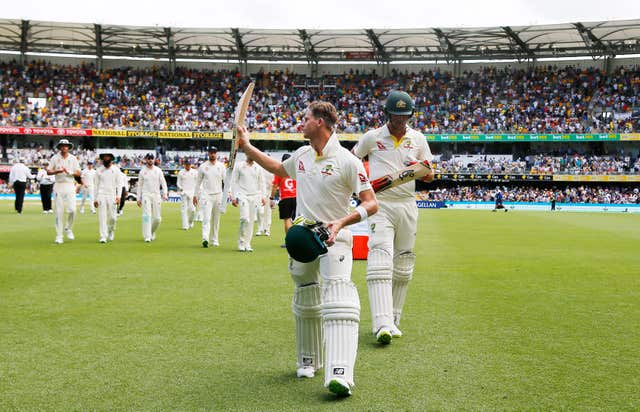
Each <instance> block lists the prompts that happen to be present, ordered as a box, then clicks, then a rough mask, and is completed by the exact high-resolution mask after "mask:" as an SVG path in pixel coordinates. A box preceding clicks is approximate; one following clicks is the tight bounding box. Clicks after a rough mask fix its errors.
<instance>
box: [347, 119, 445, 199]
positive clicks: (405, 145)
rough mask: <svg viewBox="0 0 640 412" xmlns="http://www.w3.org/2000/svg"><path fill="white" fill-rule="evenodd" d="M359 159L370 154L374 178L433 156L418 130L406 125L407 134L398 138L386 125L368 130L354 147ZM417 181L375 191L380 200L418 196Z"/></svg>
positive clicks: (371, 172)
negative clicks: (378, 191)
mask: <svg viewBox="0 0 640 412" xmlns="http://www.w3.org/2000/svg"><path fill="white" fill-rule="evenodd" d="M353 153H355V155H356V156H358V157H359V158H363V157H365V156H367V155H369V172H370V174H371V176H370V177H371V180H375V179H377V178H379V177H381V176H384V175H386V174H389V173H392V172H395V171H398V170H400V169H403V168H405V167H407V166H409V165H410V164H411V163H414V162H417V161H421V160H428V161H431V160H432V159H433V155H432V154H431V150H430V149H429V144H428V143H427V138H426V137H425V136H424V135H423V134H422V133H420V132H419V131H417V130H414V129H411V128H409V127H407V132H406V134H405V135H404V136H403V137H402V138H401V139H400V140H398V139H396V138H395V137H394V136H392V135H391V132H389V128H388V127H387V125H384V126H382V127H380V128H377V129H374V130H370V131H368V132H367V133H365V134H364V135H363V136H362V137H361V138H360V141H359V142H358V143H357V144H356V146H355V147H354V148H353ZM415 191H416V184H415V181H412V182H409V183H406V184H404V185H400V186H396V187H392V188H390V189H387V190H385V191H384V192H380V193H378V194H376V196H377V197H379V198H380V199H383V200H384V199H387V200H402V199H407V198H412V199H413V198H415Z"/></svg>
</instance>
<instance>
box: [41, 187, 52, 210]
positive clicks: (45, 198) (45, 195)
mask: <svg viewBox="0 0 640 412" xmlns="http://www.w3.org/2000/svg"><path fill="white" fill-rule="evenodd" d="M51 192H53V185H40V200H41V201H42V210H45V211H46V210H51Z"/></svg>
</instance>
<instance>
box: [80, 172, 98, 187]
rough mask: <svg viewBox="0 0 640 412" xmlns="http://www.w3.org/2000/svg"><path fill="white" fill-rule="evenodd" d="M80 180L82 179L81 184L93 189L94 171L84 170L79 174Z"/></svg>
mask: <svg viewBox="0 0 640 412" xmlns="http://www.w3.org/2000/svg"><path fill="white" fill-rule="evenodd" d="M80 178H81V179H82V184H84V185H87V186H88V187H93V183H94V179H95V178H96V169H89V168H86V169H84V170H83V171H82V173H81V174H80Z"/></svg>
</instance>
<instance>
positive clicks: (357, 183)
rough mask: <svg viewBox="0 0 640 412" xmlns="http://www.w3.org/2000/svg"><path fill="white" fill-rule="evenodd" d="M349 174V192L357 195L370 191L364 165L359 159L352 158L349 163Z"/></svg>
mask: <svg viewBox="0 0 640 412" xmlns="http://www.w3.org/2000/svg"><path fill="white" fill-rule="evenodd" d="M351 166H352V167H351V170H352V172H351V174H350V176H349V183H350V186H351V191H352V192H353V193H356V194H359V193H360V192H364V191H366V190H371V183H370V182H369V178H368V177H367V172H366V171H365V170H364V165H363V164H362V161H361V160H360V159H356V158H353V160H352V161H351Z"/></svg>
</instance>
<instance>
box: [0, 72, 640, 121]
mask: <svg viewBox="0 0 640 412" xmlns="http://www.w3.org/2000/svg"><path fill="white" fill-rule="evenodd" d="M253 77H254V80H255V81H256V89H255V92H254V96H253V100H252V105H251V107H250V110H249V114H248V118H247V123H248V125H249V127H250V128H251V129H253V130H255V131H258V132H300V131H301V119H302V117H303V110H304V108H305V107H306V105H307V104H308V103H309V102H310V101H313V100H316V99H322V100H327V101H330V102H332V103H334V104H335V106H336V107H337V108H338V111H339V114H340V117H339V118H340V120H339V123H338V125H337V128H338V130H339V131H341V132H356V133H357V132H363V131H366V130H368V129H370V128H373V127H378V126H380V125H382V124H383V123H384V119H385V117H384V112H383V110H382V107H381V102H382V101H383V100H384V98H385V96H386V94H387V93H388V92H389V90H392V89H396V88H401V89H405V90H407V91H408V92H409V93H410V94H412V95H413V96H414V98H415V101H416V116H415V118H414V119H413V125H414V126H415V127H416V128H417V129H419V130H421V131H423V132H425V133H470V132H473V133H493V132H513V133H515V132H517V133H526V132H530V133H574V132H575V133H586V132H632V131H634V132H635V131H638V120H637V118H636V117H634V114H633V110H634V108H635V109H636V110H637V105H638V97H637V96H638V93H640V69H638V68H618V69H616V70H614V71H613V72H612V73H611V74H609V75H606V74H604V73H603V72H601V71H600V70H599V69H593V68H592V69H580V68H574V67H564V68H557V67H551V66H543V67H538V68H535V69H529V70H524V69H515V68H496V67H489V68H484V69H480V70H477V71H465V72H463V73H462V74H461V76H459V77H455V76H453V75H452V74H451V73H450V72H445V71H439V70H434V71H431V70H430V71H422V72H418V73H404V72H396V71H393V72H392V73H391V74H390V76H388V77H381V76H378V75H376V74H375V72H372V73H366V74H365V73H359V72H357V71H355V72H354V71H349V72H347V73H344V74H342V75H339V76H337V75H325V76H322V77H321V78H319V79H310V78H307V77H306V76H305V75H300V74H295V73H290V72H286V71H281V72H273V73H267V72H260V73H257V74H254V75H253ZM248 81H249V79H248V78H247V77H243V76H241V75H240V74H239V73H237V72H234V71H210V70H194V69H188V68H177V69H176V71H175V73H174V74H173V75H171V74H170V73H169V71H168V70H167V69H166V68H164V67H157V68H146V69H139V68H131V67H128V68H120V69H110V70H104V71H102V72H100V71H97V70H96V68H95V66H93V65H80V66H60V65H54V64H52V63H49V62H45V61H34V62H31V63H29V64H27V65H26V66H24V67H23V66H20V65H18V64H17V63H0V98H1V102H0V104H1V107H0V125H11V126H28V127H44V126H48V127H65V128H72V127H79V128H109V129H149V130H214V131H227V130H229V129H230V127H231V122H232V114H233V110H234V107H235V102H236V100H237V97H238V94H239V93H240V92H241V91H242V90H243V88H244V87H245V86H246V84H247V83H248ZM29 97H33V98H44V99H46V100H45V101H46V104H45V105H44V106H43V107H37V105H30V104H28V100H27V99H28V98H29Z"/></svg>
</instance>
